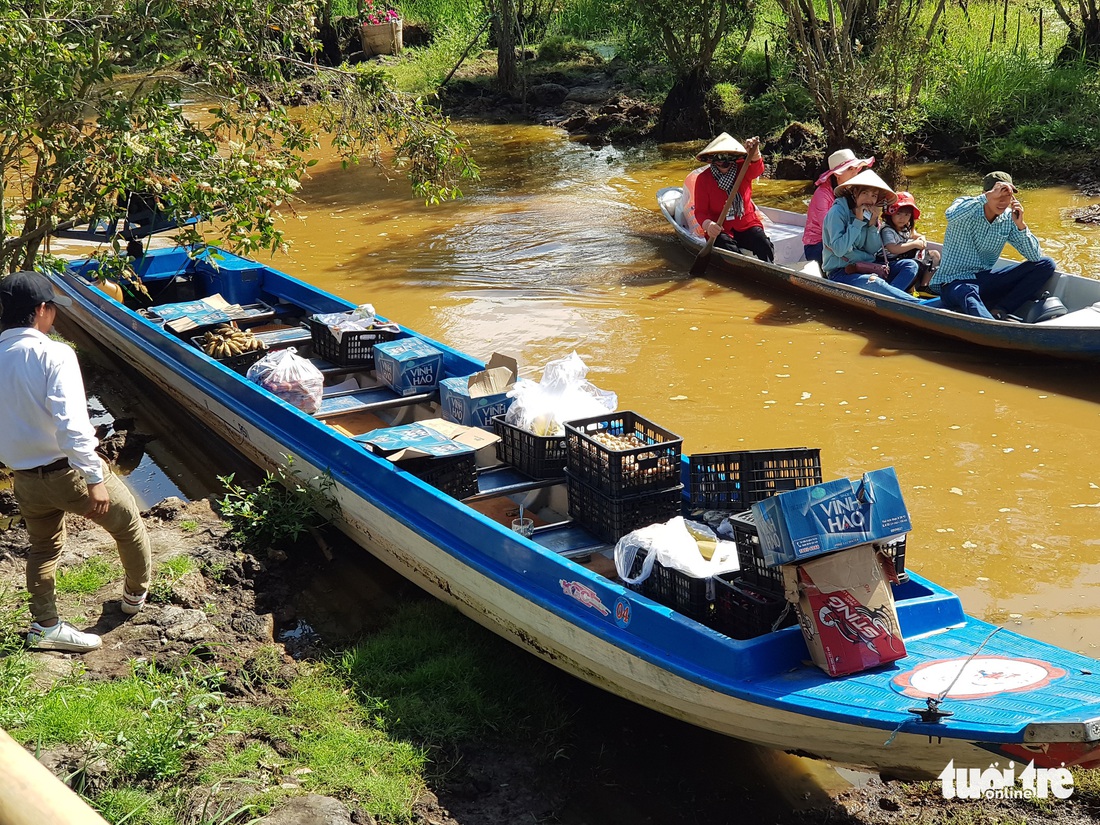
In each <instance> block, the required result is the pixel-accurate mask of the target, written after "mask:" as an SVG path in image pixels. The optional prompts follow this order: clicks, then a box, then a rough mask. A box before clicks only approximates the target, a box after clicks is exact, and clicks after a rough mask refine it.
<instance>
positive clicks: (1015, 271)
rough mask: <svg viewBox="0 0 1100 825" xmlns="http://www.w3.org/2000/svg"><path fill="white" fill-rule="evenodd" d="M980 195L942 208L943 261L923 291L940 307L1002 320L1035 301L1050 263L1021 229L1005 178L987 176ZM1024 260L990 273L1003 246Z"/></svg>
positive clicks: (1013, 196) (1018, 209)
mask: <svg viewBox="0 0 1100 825" xmlns="http://www.w3.org/2000/svg"><path fill="white" fill-rule="evenodd" d="M982 189H983V194H981V195H977V196H975V197H966V198H958V199H957V200H956V201H955V202H954V203H953V204H951V206H949V207H947V212H946V213H945V214H946V216H947V231H946V232H944V237H943V260H942V261H941V262H940V267H939V269H937V270H936V274H935V275H933V276H932V281H931V283H930V284H929V287H930V288H931V290H932V291H933V292H938V293H939V295H940V298H941V299H942V300H943V304H944V306H946V307H947V308H948V309H954V310H957V311H959V312H965V313H966V314H967V315H976V316H978V317H979V318H990V319H993V318H996V319H997V320H1006V319H1007V320H1017V319H1011V318H1008V316H1009V315H1011V314H1013V313H1014V312H1016V310H1018V309H1019V308H1020V305H1021V304H1023V303H1024V302H1025V301H1029V300H1031V299H1032V298H1037V297H1039V295H1040V293H1041V292H1042V289H1043V285H1044V284H1045V283H1046V282H1047V281H1048V280H1050V276H1051V275H1053V274H1054V261H1053V260H1051V259H1050V258H1044V257H1043V256H1042V251H1041V250H1040V249H1039V240H1038V238H1036V237H1035V236H1034V235H1032V234H1031V230H1030V229H1028V228H1027V224H1026V223H1024V207H1023V205H1022V204H1021V203H1020V202H1019V201H1018V200H1017V199H1016V187H1015V186H1014V185H1013V183H1012V176H1011V175H1009V174H1008V172H990V173H989V174H988V175H986V176H985V178H984V180H983V181H982ZM1006 243H1007V244H1010V245H1011V246H1012V248H1013V249H1015V250H1016V251H1017V252H1019V253H1020V254H1021V255H1023V256H1024V258H1025V259H1026V260H1025V261H1024V262H1023V263H1019V264H1015V265H1013V266H1007V267H1005V268H1003V269H997V270H994V269H993V266H994V264H996V263H997V259H998V258H1000V257H1001V252H1002V251H1003V250H1004V247H1005V244H1006Z"/></svg>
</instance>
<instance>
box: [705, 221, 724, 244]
mask: <svg viewBox="0 0 1100 825" xmlns="http://www.w3.org/2000/svg"><path fill="white" fill-rule="evenodd" d="M703 233H704V234H705V235H706V236H707V240H708V241H709V240H714V239H715V238H717V237H718V236H719V235H720V234H722V224H720V223H718V221H710V220H707V221H703Z"/></svg>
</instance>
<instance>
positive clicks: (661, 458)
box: [565, 410, 683, 496]
mask: <svg viewBox="0 0 1100 825" xmlns="http://www.w3.org/2000/svg"><path fill="white" fill-rule="evenodd" d="M631 437H633V439H636V440H637V441H638V442H640V444H639V446H635V447H628V448H626V449H621V450H616V449H612V447H611V446H610V445H609V444H605V443H601V440H603V439H607V440H610V439H612V438H622V439H631ZM565 443H566V459H567V463H566V466H567V467H568V469H569V473H570V475H572V476H573V477H574V478H576V479H578V480H579V481H582V482H584V483H585V484H588V485H590V486H592V487H595V488H596V489H597V490H599V491H600V492H603V493H605V494H607V495H612V496H628V495H633V494H635V493H641V492H644V491H647V490H664V489H667V488H668V487H670V486H672V485H673V484H679V483H680V451H681V447H682V445H683V439H682V438H680V437H679V436H678V435H674V434H673V433H670V432H669V431H668V430H665V429H663V428H661V427H658V426H657V425H656V424H653V423H651V422H649V421H647V420H646V419H644V418H642V417H641V416H640V415H638V414H637V413H633V412H631V411H629V410H625V411H623V412H617V413H611V414H609V415H603V416H596V417H595V418H581V419H578V420H576V421H569V422H566V424H565ZM681 486H682V485H681Z"/></svg>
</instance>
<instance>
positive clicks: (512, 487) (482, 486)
mask: <svg viewBox="0 0 1100 825" xmlns="http://www.w3.org/2000/svg"><path fill="white" fill-rule="evenodd" d="M564 481H565V480H564V479H561V478H531V477H530V476H526V475H524V474H523V473H521V472H520V471H519V470H517V469H516V468H515V467H513V466H512V465H511V464H497V465H495V466H493V467H482V468H480V469H479V470H478V472H477V494H476V495H473V496H471V497H470V498H468V499H464V500H465V501H471V500H474V501H476V500H477V499H483V498H492V497H494V496H508V495H512V494H513V493H526V492H528V491H530V490H540V489H542V488H544V487H553V486H554V485H555V484H563V483H564Z"/></svg>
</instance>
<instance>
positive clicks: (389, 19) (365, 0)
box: [359, 0, 402, 55]
mask: <svg viewBox="0 0 1100 825" xmlns="http://www.w3.org/2000/svg"><path fill="white" fill-rule="evenodd" d="M359 19H360V20H361V21H362V23H361V24H360V29H359V34H360V38H361V40H362V43H363V53H364V54H366V55H374V54H398V53H399V52H400V51H401V47H402V42H401V15H399V14H398V13H397V11H396V10H394V9H391V8H390V7H388V6H386V5H385V4H384V3H383V2H380V0H359Z"/></svg>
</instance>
